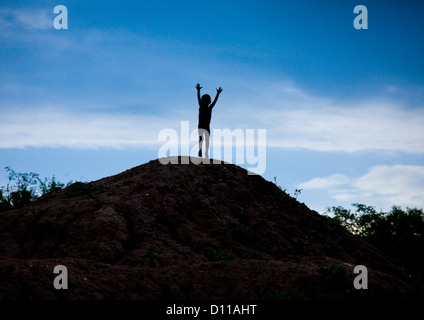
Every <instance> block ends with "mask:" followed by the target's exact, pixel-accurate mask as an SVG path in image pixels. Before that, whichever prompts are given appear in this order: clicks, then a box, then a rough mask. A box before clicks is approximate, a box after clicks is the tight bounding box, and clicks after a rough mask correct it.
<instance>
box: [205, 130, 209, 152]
mask: <svg viewBox="0 0 424 320" xmlns="http://www.w3.org/2000/svg"><path fill="white" fill-rule="evenodd" d="M205 147H206V151H205V158H209V131H207V130H205Z"/></svg>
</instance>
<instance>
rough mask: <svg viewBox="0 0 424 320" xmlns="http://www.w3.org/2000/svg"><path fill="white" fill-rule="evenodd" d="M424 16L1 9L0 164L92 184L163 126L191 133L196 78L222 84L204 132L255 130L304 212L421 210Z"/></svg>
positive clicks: (260, 8) (166, 7)
mask: <svg viewBox="0 0 424 320" xmlns="http://www.w3.org/2000/svg"><path fill="white" fill-rule="evenodd" d="M358 4H362V5H365V6H366V7H367V9H368V27H369V29H367V30H356V29H355V28H354V27H353V20H354V18H355V16H356V15H355V14H354V13H353V8H354V7H355V6H356V5H358ZM56 5H65V6H66V7H67V9H68V26H69V29H68V30H56V29H55V28H54V27H53V20H54V18H55V16H56V14H54V13H53V8H54V7H55V6H56ZM423 17H424V3H423V2H422V1H360V2H359V1H266V0H263V1H160V2H159V1H81V0H73V1H68V0H58V1H10V2H7V3H3V2H2V4H1V5H0V38H1V41H0V51H1V55H0V168H3V167H5V166H10V167H12V168H13V169H14V170H15V171H21V172H29V171H33V172H38V173H39V174H40V175H41V176H46V177H51V176H53V175H55V176H56V177H57V178H58V180H60V181H63V182H67V181H69V180H82V181H91V180H97V179H99V178H102V177H105V176H109V175H113V174H117V173H119V172H122V171H124V170H126V169H129V168H131V167H134V166H136V165H139V164H142V163H145V162H148V161H150V160H152V159H156V158H157V157H158V150H159V148H160V146H161V143H160V142H159V141H158V133H159V132H160V131H161V130H162V129H165V128H174V129H178V128H179V126H180V121H182V120H187V121H190V127H191V128H193V129H194V128H195V127H196V126H197V105H196V104H197V102H196V91H195V88H194V86H195V84H196V83H197V82H200V83H201V84H202V86H203V89H202V91H203V93H206V92H207V93H209V94H211V95H214V92H215V88H217V87H219V86H222V87H223V88H224V91H223V93H222V95H221V97H220V99H219V101H218V104H217V106H216V108H215V109H214V112H213V118H212V124H211V127H212V129H213V128H220V129H224V128H229V129H231V130H233V129H236V128H241V129H250V128H253V129H260V128H263V129H266V130H267V149H266V150H267V154H266V171H265V173H264V174H263V176H264V178H265V179H267V180H270V181H273V179H274V177H277V182H278V184H279V185H281V186H282V187H283V188H286V189H287V191H288V192H289V193H291V194H293V193H294V190H295V189H297V188H301V189H302V194H301V195H300V196H299V197H298V199H299V200H300V201H302V202H305V204H306V205H308V206H309V207H311V208H312V209H315V210H317V211H319V212H324V211H325V208H326V207H328V206H338V205H343V206H345V207H349V206H350V204H351V203H365V204H367V205H373V206H375V207H376V208H377V209H378V210H379V209H383V210H387V209H389V208H390V207H391V206H392V205H401V206H403V207H406V206H409V207H415V206H416V207H421V208H422V207H424V139H423V137H424V62H423V59H422V57H423V56H424V19H423ZM212 156H213V152H212ZM241 165H242V166H245V165H243V164H241ZM245 167H246V166H245ZM6 183H7V175H6V172H5V171H4V170H3V171H1V172H0V184H1V185H4V184H6Z"/></svg>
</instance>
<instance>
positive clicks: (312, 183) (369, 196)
mask: <svg viewBox="0 0 424 320" xmlns="http://www.w3.org/2000/svg"><path fill="white" fill-rule="evenodd" d="M299 187H300V188H302V189H305V190H314V189H325V190H326V191H327V193H328V195H329V196H330V197H331V198H333V199H335V200H336V201H337V202H339V203H340V204H341V205H344V206H346V205H350V204H351V203H355V202H356V203H358V202H359V203H364V204H367V205H372V206H375V207H376V208H377V209H378V210H379V209H380V208H381V209H383V210H389V209H390V208H391V206H392V205H400V206H404V207H419V208H422V207H424V166H409V165H393V166H387V165H378V166H374V167H372V168H370V169H369V170H368V172H367V173H365V174H364V175H362V176H360V177H357V178H348V177H346V176H345V175H343V174H336V175H331V176H329V177H324V178H313V179H311V180H309V181H306V182H304V183H301V184H300V185H299Z"/></svg>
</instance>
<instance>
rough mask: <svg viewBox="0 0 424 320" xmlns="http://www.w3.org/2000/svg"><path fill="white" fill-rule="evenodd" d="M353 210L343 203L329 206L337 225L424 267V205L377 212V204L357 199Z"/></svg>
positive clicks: (413, 264) (329, 212)
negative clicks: (368, 203)
mask: <svg viewBox="0 0 424 320" xmlns="http://www.w3.org/2000/svg"><path fill="white" fill-rule="evenodd" d="M353 206H354V207H355V208H356V210H355V211H354V212H352V211H351V210H349V209H345V208H343V207H332V208H329V209H328V210H327V213H328V214H331V215H332V217H329V218H328V219H329V220H330V221H331V222H332V223H333V224H335V225H339V226H342V227H344V228H346V229H347V230H348V231H350V232H352V233H353V234H355V235H357V236H358V237H360V238H362V239H364V240H365V241H367V242H369V243H371V244H372V245H374V246H376V247H378V248H379V249H380V250H382V251H384V252H386V253H387V254H389V255H391V256H393V257H394V258H397V259H399V260H400V261H403V262H405V263H406V264H408V265H409V266H410V267H414V268H416V269H417V270H422V269H423V268H424V257H423V255H422V254H420V253H421V252H424V212H423V209H417V208H414V209H411V208H407V209H406V210H402V209H401V207H398V206H393V207H392V210H390V211H389V212H377V211H376V210H375V209H374V207H371V206H366V205H364V204H358V203H355V204H353Z"/></svg>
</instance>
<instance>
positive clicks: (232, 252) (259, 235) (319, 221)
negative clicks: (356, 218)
mask: <svg viewBox="0 0 424 320" xmlns="http://www.w3.org/2000/svg"><path fill="white" fill-rule="evenodd" d="M56 265H64V266H66V267H67V269H68V275H69V284H68V290H56V289H55V288H54V286H53V280H54V278H55V277H56V276H57V275H56V274H54V273H53V269H54V267H55V266H56ZM356 265H365V266H366V267H367V268H368V281H369V283H368V289H367V290H355V289H354V288H353V279H354V278H355V277H356V276H357V275H356V274H354V273H353V268H354V267H355V266H356ZM420 281H421V279H420V278H417V277H416V276H414V275H411V274H409V273H408V272H407V271H405V270H404V269H403V268H401V266H400V265H399V264H398V263H397V262H395V261H393V260H392V259H390V258H389V257H387V256H385V255H383V254H382V253H381V252H380V251H378V250H377V249H376V248H374V247H372V246H370V245H367V244H366V243H364V242H362V241H360V240H358V239H356V238H355V237H354V236H352V235H351V234H349V233H347V232H345V231H344V230H342V229H341V228H340V227H337V226H334V225H331V224H329V223H328V221H327V220H326V219H325V218H324V217H323V216H320V215H319V214H318V213H316V212H314V211H312V210H310V209H308V207H307V206H306V205H304V204H302V203H299V202H298V201H296V200H295V199H294V198H292V197H290V196H289V195H287V194H285V193H284V192H283V191H281V190H280V189H279V188H278V187H277V186H276V185H275V184H273V183H271V182H269V181H266V180H265V179H263V178H262V177H260V176H252V175H248V174H247V171H246V170H244V169H242V168H240V167H238V166H235V165H232V164H220V165H216V164H201V165H195V164H179V165H175V164H168V165H162V164H160V163H159V161H158V160H154V161H150V162H149V163H147V164H143V165H141V166H138V167H135V168H133V169H130V170H127V171H125V172H123V173H121V174H118V175H115V176H111V177H107V178H104V179H101V180H98V181H94V182H91V183H87V184H85V183H75V184H73V185H71V186H69V187H67V188H66V189H60V190H57V191H54V192H52V193H50V194H48V195H45V196H43V197H41V198H39V199H38V200H37V201H35V202H34V203H33V204H31V205H29V206H27V207H25V208H23V209H20V210H13V211H8V212H4V213H2V214H0V298H1V299H304V298H308V299H344V298H347V299H351V298H376V297H377V298H380V297H381V298H385V297H409V296H410V295H414V294H415V295H416V294H417V290H416V287H417V286H419V284H420V283H421V282H420Z"/></svg>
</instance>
